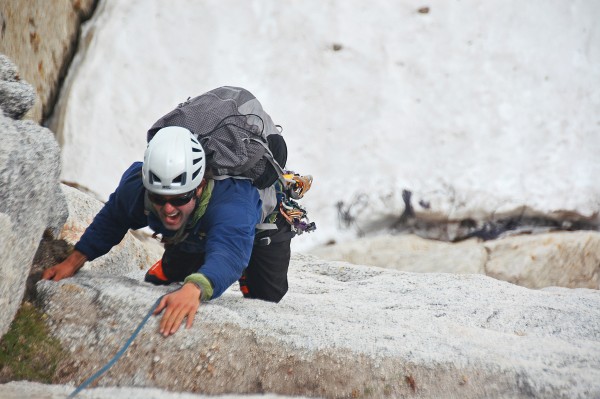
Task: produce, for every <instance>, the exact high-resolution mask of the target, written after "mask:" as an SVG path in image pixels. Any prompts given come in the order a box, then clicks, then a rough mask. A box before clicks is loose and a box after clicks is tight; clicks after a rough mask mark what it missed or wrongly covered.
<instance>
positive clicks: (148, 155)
mask: <svg viewBox="0 0 600 399" xmlns="http://www.w3.org/2000/svg"><path fill="white" fill-rule="evenodd" d="M205 158H206V156H205V154H204V149H203V148H202V146H201V145H200V143H199V142H198V140H197V139H196V137H195V136H194V135H193V134H192V132H190V131H189V130H188V129H186V128H183V127H179V126H168V127H165V128H162V129H160V130H159V131H158V132H156V134H155V135H154V137H153V138H152V140H150V142H149V143H148V147H146V152H145V154H144V164H143V166H142V180H143V182H144V187H146V189H147V190H149V191H151V192H153V193H155V194H159V195H178V194H184V193H187V192H189V191H192V190H193V189H195V188H196V187H198V186H199V185H200V183H201V182H202V178H203V177H204V170H205V167H206V164H205V162H206V161H205Z"/></svg>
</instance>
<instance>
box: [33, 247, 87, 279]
mask: <svg viewBox="0 0 600 399" xmlns="http://www.w3.org/2000/svg"><path fill="white" fill-rule="evenodd" d="M86 260H87V257H86V256H85V255H84V254H82V253H81V252H79V251H77V250H75V251H73V253H71V255H69V256H68V257H67V259H65V260H64V261H62V262H60V263H59V264H57V265H54V266H52V267H50V268H48V269H46V270H44V272H43V273H42V279H43V280H54V281H58V280H62V279H63V278H67V277H71V276H73V275H74V274H75V273H77V271H78V270H79V269H81V267H82V266H83V264H84V263H85V261H86Z"/></svg>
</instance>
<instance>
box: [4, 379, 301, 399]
mask: <svg viewBox="0 0 600 399" xmlns="http://www.w3.org/2000/svg"><path fill="white" fill-rule="evenodd" d="M74 389H75V387H72V386H68V385H44V384H39V383H34V382H27V381H18V382H10V383H8V384H4V385H0V397H1V398H2V399H23V398H35V399H64V398H65V397H67V395H69V394H70V393H71V392H73V390H74ZM77 397H78V398H81V399H210V398H213V397H212V396H207V395H198V394H192V393H180V392H168V391H165V390H163V389H153V388H119V387H110V388H90V389H87V390H83V391H81V392H80V393H79V394H77ZM277 398H284V397H283V396H278V395H244V396H242V395H223V396H219V399H277ZM296 398H298V397H296ZM298 399H301V398H298Z"/></svg>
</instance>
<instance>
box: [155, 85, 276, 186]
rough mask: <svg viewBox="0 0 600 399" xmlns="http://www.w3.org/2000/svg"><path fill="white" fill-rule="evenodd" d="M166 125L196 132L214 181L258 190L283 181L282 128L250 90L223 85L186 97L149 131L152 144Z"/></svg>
mask: <svg viewBox="0 0 600 399" xmlns="http://www.w3.org/2000/svg"><path fill="white" fill-rule="evenodd" d="M167 126H181V127H185V128H186V129H188V130H190V131H191V132H192V133H194V134H195V135H196V136H197V137H198V140H199V141H200V143H201V144H202V147H203V148H204V151H205V152H206V156H207V159H206V164H207V166H208V170H209V171H210V172H211V173H212V178H214V179H224V178H228V177H234V178H240V179H249V180H251V181H252V183H253V184H254V185H255V186H256V187H257V188H258V189H265V188H267V187H270V186H272V185H273V183H275V181H277V179H278V178H280V179H281V178H282V175H283V169H282V168H283V167H285V163H286V160H287V146H286V144H285V141H284V139H283V136H281V131H280V127H279V126H277V125H275V124H274V123H273V120H272V119H271V117H270V116H269V115H268V114H267V113H266V112H265V111H264V110H263V108H262V105H261V104H260V102H259V101H258V100H257V99H256V97H254V95H252V93H250V92H249V91H248V90H245V89H242V88H240V87H230V86H224V87H219V88H217V89H214V90H211V91H209V92H207V93H204V94H202V95H200V96H198V97H194V98H191V99H190V98H188V100H187V101H185V102H183V103H181V104H179V105H178V106H177V108H175V109H174V110H173V111H171V112H169V113H168V114H166V115H165V116H163V117H162V118H160V119H159V120H158V121H156V123H154V125H153V126H152V127H151V128H150V130H148V135H147V140H148V141H150V140H151V139H152V137H154V135H155V134H156V132H157V131H158V130H160V129H162V128H163V127H167Z"/></svg>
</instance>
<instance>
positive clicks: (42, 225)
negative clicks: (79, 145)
mask: <svg viewBox="0 0 600 399" xmlns="http://www.w3.org/2000/svg"><path fill="white" fill-rule="evenodd" d="M16 71H17V68H16V67H15V66H14V64H12V63H11V62H10V60H8V59H7V58H5V57H1V56H0V77H1V78H2V79H1V80H0V92H1V93H2V97H1V98H2V100H1V101H0V111H1V112H0V140H1V141H2V145H1V146H0V204H2V207H1V209H0V249H1V251H2V252H1V253H2V262H1V264H0V272H1V274H2V279H0V308H1V309H2V312H1V314H0V336H2V335H4V333H5V332H6V331H7V329H8V327H9V325H10V323H11V322H12V319H13V317H14V315H15V313H16V311H17V309H18V308H19V305H20V304H21V299H22V298H23V294H24V291H25V282H26V280H27V276H28V274H29V271H30V269H31V264H32V260H33V258H34V255H35V253H36V250H37V248H38V245H39V242H40V240H41V238H42V234H43V233H44V231H45V230H49V231H51V232H53V233H56V232H58V230H59V229H60V228H61V227H62V225H63V224H64V222H65V220H66V218H67V213H66V212H67V208H66V201H65V198H64V196H63V195H62V192H61V191H60V188H59V182H58V178H59V175H60V150H59V147H58V144H57V142H56V140H55V139H54V135H53V133H52V132H51V131H50V130H48V129H46V128H43V127H41V126H39V125H37V124H36V123H34V122H32V121H22V120H15V119H13V117H19V116H21V115H23V113H24V112H26V110H27V109H28V108H29V107H30V106H31V94H32V90H31V87H30V86H29V85H27V84H26V83H25V82H23V81H20V80H19V79H18V75H17V72H16ZM6 84H9V86H10V90H4V89H5V88H6V87H7V86H6Z"/></svg>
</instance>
